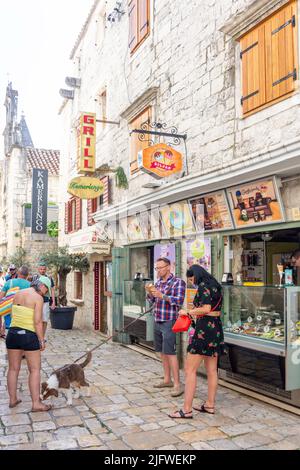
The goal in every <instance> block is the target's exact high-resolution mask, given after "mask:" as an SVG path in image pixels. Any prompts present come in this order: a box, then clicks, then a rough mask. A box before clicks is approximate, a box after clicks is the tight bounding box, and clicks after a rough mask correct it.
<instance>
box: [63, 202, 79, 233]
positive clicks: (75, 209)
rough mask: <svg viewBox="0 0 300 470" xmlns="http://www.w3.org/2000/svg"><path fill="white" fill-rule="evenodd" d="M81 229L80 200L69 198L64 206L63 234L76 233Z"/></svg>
mask: <svg viewBox="0 0 300 470" xmlns="http://www.w3.org/2000/svg"><path fill="white" fill-rule="evenodd" d="M81 227H82V200H81V199H79V198H78V197H73V198H71V199H70V200H69V201H68V202H66V204H65V233H71V232H76V231H77V230H80V229H81Z"/></svg>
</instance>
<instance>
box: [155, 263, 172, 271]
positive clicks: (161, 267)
mask: <svg viewBox="0 0 300 470" xmlns="http://www.w3.org/2000/svg"><path fill="white" fill-rule="evenodd" d="M167 266H169V265H168V264H165V265H164V266H160V267H159V268H154V269H155V271H160V270H161V269H164V268H166V267H167Z"/></svg>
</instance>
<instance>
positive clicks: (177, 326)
mask: <svg viewBox="0 0 300 470" xmlns="http://www.w3.org/2000/svg"><path fill="white" fill-rule="evenodd" d="M191 323H192V320H191V319H190V317H189V316H188V315H180V316H179V317H178V318H177V320H176V322H175V323H174V325H173V327H172V331H173V333H182V332H183V331H187V330H188V329H189V327H190V326H191Z"/></svg>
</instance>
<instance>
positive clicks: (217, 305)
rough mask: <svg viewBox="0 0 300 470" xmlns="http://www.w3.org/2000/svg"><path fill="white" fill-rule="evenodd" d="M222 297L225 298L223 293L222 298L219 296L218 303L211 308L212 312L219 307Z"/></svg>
mask: <svg viewBox="0 0 300 470" xmlns="http://www.w3.org/2000/svg"><path fill="white" fill-rule="evenodd" d="M222 299H223V296H222V295H221V296H220V298H219V301H218V303H217V304H216V305H215V306H214V308H212V309H211V312H213V311H214V310H216V309H217V307H219V305H220V303H221V302H222Z"/></svg>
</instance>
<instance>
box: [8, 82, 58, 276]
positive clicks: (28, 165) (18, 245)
mask: <svg viewBox="0 0 300 470" xmlns="http://www.w3.org/2000/svg"><path fill="white" fill-rule="evenodd" d="M17 98H18V92H17V91H16V90H13V88H12V85H11V83H10V84H9V85H8V87H7V90H6V99H5V106H6V126H5V129H4V133H3V135H4V151H5V155H4V158H3V159H2V161H1V173H0V186H1V195H0V214H1V221H2V222H1V226H0V258H1V260H2V262H3V263H4V266H5V263H6V264H8V262H9V259H10V257H11V256H15V255H16V254H17V253H18V251H19V250H20V249H22V250H24V251H25V259H26V260H27V262H28V263H29V264H30V266H31V268H32V269H35V268H36V264H37V262H38V260H39V259H40V257H41V255H42V253H44V252H45V251H48V250H52V249H55V248H56V247H57V237H56V238H51V237H49V236H48V235H47V234H46V235H34V234H31V192H32V169H33V168H41V169H47V170H48V222H51V221H57V220H58V205H57V204H58V173H59V152H58V151H55V150H45V149H36V148H35V147H34V145H33V142H32V139H31V136H30V133H29V130H28V127H27V124H26V121H25V117H24V116H22V118H21V120H20V122H18V119H17V117H18V109H17ZM5 267H6V266H5Z"/></svg>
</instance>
